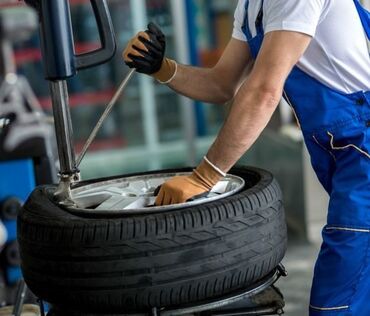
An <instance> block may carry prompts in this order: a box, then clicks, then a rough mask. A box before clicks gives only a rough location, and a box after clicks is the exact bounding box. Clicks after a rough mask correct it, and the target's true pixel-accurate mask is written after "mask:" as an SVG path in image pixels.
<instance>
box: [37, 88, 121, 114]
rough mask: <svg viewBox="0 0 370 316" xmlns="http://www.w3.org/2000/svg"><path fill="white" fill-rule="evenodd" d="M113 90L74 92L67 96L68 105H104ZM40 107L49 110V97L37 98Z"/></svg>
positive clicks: (111, 95) (112, 93)
mask: <svg viewBox="0 0 370 316" xmlns="http://www.w3.org/2000/svg"><path fill="white" fill-rule="evenodd" d="M114 92H115V90H113V89H109V90H103V91H97V92H86V93H75V94H71V95H70V97H69V105H70V107H71V108H73V107H77V106H80V105H81V104H88V105H90V106H91V105H95V106H98V105H105V104H106V103H107V102H109V100H110V99H111V98H112V97H113V95H114ZM39 102H40V104H41V107H42V108H43V109H44V110H51V98H50V97H46V98H39Z"/></svg>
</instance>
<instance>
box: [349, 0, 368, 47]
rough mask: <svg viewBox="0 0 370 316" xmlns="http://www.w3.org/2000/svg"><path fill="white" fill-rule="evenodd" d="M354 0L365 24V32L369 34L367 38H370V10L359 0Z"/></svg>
mask: <svg viewBox="0 0 370 316" xmlns="http://www.w3.org/2000/svg"><path fill="white" fill-rule="evenodd" d="M353 1H354V2H355V5H356V8H357V11H358V14H359V15H360V19H361V22H362V25H363V26H364V29H365V33H366V34H367V38H368V39H369V40H370V12H369V11H368V10H366V9H365V8H364V7H363V6H362V5H361V3H360V1H359V0H353Z"/></svg>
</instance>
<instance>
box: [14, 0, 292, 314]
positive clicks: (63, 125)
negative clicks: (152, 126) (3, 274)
mask: <svg viewBox="0 0 370 316" xmlns="http://www.w3.org/2000/svg"><path fill="white" fill-rule="evenodd" d="M25 2H26V3H27V4H29V5H31V6H32V7H33V8H34V9H35V10H36V11H37V13H38V15H39V21H40V37H41V50H42V59H43V65H44V75H45V79H46V80H48V81H49V83H50V91H51V97H52V105H53V116H54V122H55V131H56V139H57V148H58V155H59V162H60V171H59V178H60V181H59V187H58V189H57V191H56V198H57V199H58V200H59V202H60V203H61V204H62V205H65V206H69V205H73V204H74V203H73V201H72V198H71V191H70V187H71V185H72V184H73V183H74V182H76V181H79V179H80V175H79V169H78V166H79V164H80V162H81V160H82V158H83V157H84V155H85V153H86V151H87V149H88V148H89V146H90V144H91V143H92V141H93V140H94V138H95V136H96V135H97V133H98V131H99V129H100V127H101V125H102V123H103V122H104V120H105V118H106V117H107V116H108V115H109V113H110V112H111V110H112V108H113V106H114V104H115V103H116V101H117V99H118V98H119V96H120V95H121V94H122V92H123V90H124V88H125V87H126V85H127V83H128V82H129V80H130V78H132V76H133V74H134V72H135V71H134V70H131V71H130V72H129V74H128V75H127V77H126V78H125V79H124V80H123V82H122V83H121V85H120V86H119V88H118V89H117V92H116V93H115V95H114V96H113V98H112V100H111V102H110V103H109V104H108V106H107V108H106V110H105V111H104V113H103V115H102V117H101V118H100V120H99V121H98V123H97V125H96V126H95V128H94V129H93V131H92V133H91V135H90V137H89V139H88V140H87V142H86V145H85V146H84V148H83V150H82V153H81V154H80V155H79V157H78V158H77V159H76V158H75V153H74V150H73V141H72V139H73V137H72V123H71V116H70V109H69V106H68V91H67V84H66V79H68V78H71V77H73V76H76V75H77V71H79V70H82V69H85V68H89V67H94V66H97V65H99V64H102V63H105V62H107V61H109V60H110V59H111V58H112V57H113V56H114V54H115V51H116V41H115V36H114V31H113V26H112V22H111V18H110V14H109V9H108V6H107V3H106V0H90V2H91V5H92V8H93V11H94V15H95V18H96V22H97V27H98V32H99V35H100V40H101V48H100V49H98V50H96V51H92V52H89V53H85V54H82V55H75V50H74V42H73V35H72V25H71V13H70V7H69V2H68V0H52V1H51V0H25ZM286 275H287V274H286V271H285V269H284V267H282V266H280V267H279V268H278V269H277V270H276V271H273V272H272V273H271V274H270V275H269V276H267V277H266V278H265V279H264V280H261V281H260V282H259V283H258V284H255V285H254V286H252V287H251V288H249V289H245V290H244V291H242V292H239V293H235V294H234V295H230V296H228V297H225V298H222V299H217V300H213V301H205V302H201V303H199V304H197V305H195V306H179V307H178V308H177V309H176V310H166V307H165V306H158V307H157V308H153V309H152V310H150V311H148V312H147V314H145V315H153V316H157V315H161V316H174V315H199V316H201V315H203V316H205V315H207V316H208V315H209V316H211V315H219V316H221V315H225V316H237V315H240V316H243V315H245V316H247V315H255V316H262V315H282V314H284V311H283V307H284V305H285V304H284V298H283V295H282V294H281V293H280V291H279V290H278V289H277V288H276V287H275V286H274V284H275V283H276V281H277V280H278V279H279V278H280V277H281V276H286ZM41 299H42V298H41ZM17 304H18V305H19V304H22V302H21V300H20V301H18V302H17ZM42 306H43V304H40V310H41V315H42V316H44V312H43V308H42ZM16 307H17V306H16ZM16 309H17V310H20V308H19V306H18V307H17V308H16ZM19 315H20V314H19ZM48 315H49V316H53V315H54V316H56V315H57V314H55V312H53V310H51V311H50V312H49V313H48ZM123 315H126V314H125V313H124V311H122V316H123ZM145 315H144V314H143V316H145ZM58 316H60V315H58ZM63 316H65V315H63ZM81 316H82V315H81ZM84 316H88V315H84ZM90 316H92V315H90Z"/></svg>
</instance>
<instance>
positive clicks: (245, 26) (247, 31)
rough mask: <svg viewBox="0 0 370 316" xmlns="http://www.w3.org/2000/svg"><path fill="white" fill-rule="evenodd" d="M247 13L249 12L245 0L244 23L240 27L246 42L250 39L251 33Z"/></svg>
mask: <svg viewBox="0 0 370 316" xmlns="http://www.w3.org/2000/svg"><path fill="white" fill-rule="evenodd" d="M248 11H249V0H246V1H245V6H244V22H243V26H242V31H243V33H244V34H245V36H246V37H247V40H248V41H249V40H251V39H252V33H251V30H250V28H249V15H248Z"/></svg>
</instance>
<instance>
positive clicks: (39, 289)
mask: <svg viewBox="0 0 370 316" xmlns="http://www.w3.org/2000/svg"><path fill="white" fill-rule="evenodd" d="M179 171H188V170H170V171H169V170H166V171H163V172H179ZM155 173H159V172H158V171H157V172H155ZM231 173H232V174H235V175H238V176H240V177H242V178H244V179H245V180H246V183H247V186H246V187H245V188H244V189H243V190H242V191H241V192H239V193H237V194H235V195H233V196H231V197H228V198H224V199H221V200H218V201H215V202H209V203H204V204H201V205H198V206H192V207H183V208H179V209H177V210H176V211H170V212H161V213H154V214H142V215H124V214H121V215H119V216H112V215H109V216H107V215H104V216H95V217H92V216H89V217H87V216H82V215H76V214H72V213H71V212H69V211H68V210H65V209H62V208H61V207H60V206H58V205H56V204H55V203H54V202H53V198H52V192H53V191H54V190H55V187H53V186H44V187H40V188H37V189H36V190H35V191H34V192H33V193H32V195H31V196H30V198H29V199H28V201H27V202H26V203H25V205H24V207H23V209H22V211H21V213H20V216H19V218H18V240H19V245H20V252H21V259H22V270H23V275H24V278H25V280H26V283H27V285H28V286H29V288H30V289H31V290H32V291H33V292H34V293H35V294H36V295H37V296H38V297H40V298H42V299H43V300H46V301H48V302H50V303H52V304H55V305H57V306H68V308H70V309H71V310H76V311H84V312H89V313H96V314H99V313H102V314H109V313H122V312H123V311H124V312H132V311H135V312H140V311H147V310H148V309H150V308H152V307H158V306H159V307H175V306H179V305H184V304H189V303H197V302H199V301H202V300H204V299H210V298H217V297H221V296H223V295H225V294H229V293H231V292H233V291H236V290H239V289H243V288H246V287H248V286H250V285H251V284H253V283H254V282H256V281H258V280H260V279H261V278H263V277H264V276H266V275H268V274H269V272H271V271H272V270H273V269H274V268H275V267H277V266H278V264H279V263H280V262H281V260H282V258H283V257H284V254H285V251H286V246H287V230H286V224H285V216H284V208H283V203H282V197H281V191H280V188H279V185H278V184H277V182H276V180H274V178H273V176H272V175H271V174H270V173H268V172H266V171H263V170H259V169H254V168H238V169H233V170H232V172H231ZM97 181H101V180H96V181H95V182H97Z"/></svg>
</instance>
